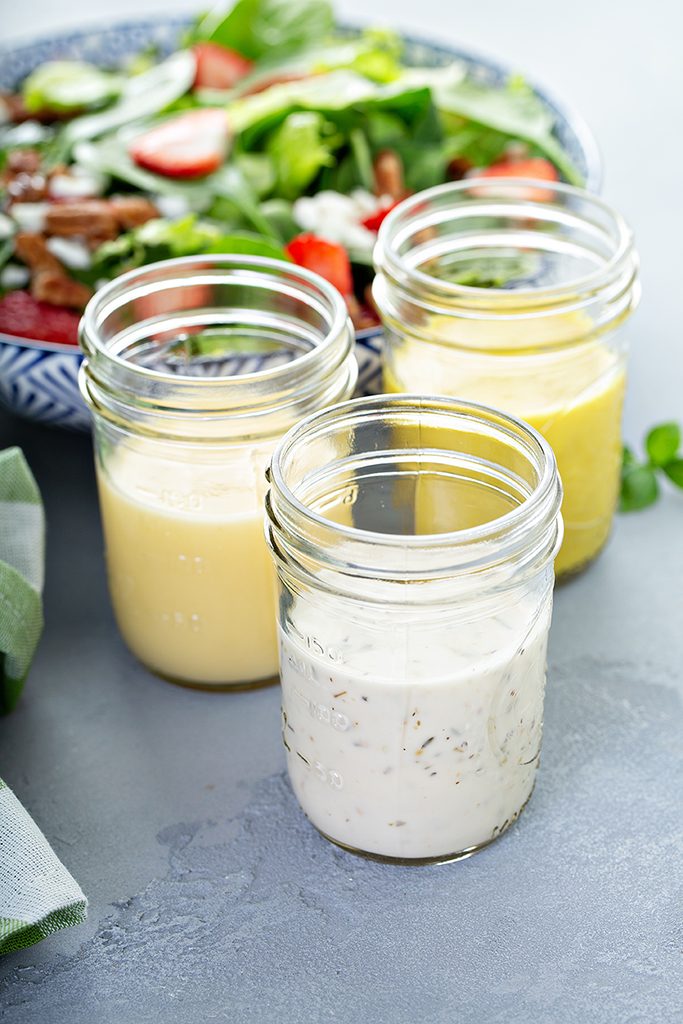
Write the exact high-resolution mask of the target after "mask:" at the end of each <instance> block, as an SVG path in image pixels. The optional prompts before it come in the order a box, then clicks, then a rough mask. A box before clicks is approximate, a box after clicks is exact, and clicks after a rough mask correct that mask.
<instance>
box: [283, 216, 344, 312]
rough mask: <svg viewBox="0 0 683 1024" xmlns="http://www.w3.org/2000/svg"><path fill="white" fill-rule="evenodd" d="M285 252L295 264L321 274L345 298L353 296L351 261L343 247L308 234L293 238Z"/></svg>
mask: <svg viewBox="0 0 683 1024" xmlns="http://www.w3.org/2000/svg"><path fill="white" fill-rule="evenodd" d="M285 251H286V252H287V255H288V256H289V257H290V258H291V259H292V260H293V262H294V263H296V264H297V265H298V266H300V267H305V269H306V270H312V271H313V273H315V274H320V276H321V277H324V278H325V280H326V281H329V283H330V284H332V285H334V287H335V288H336V289H337V291H339V292H341V294H342V295H343V296H344V297H346V296H347V295H351V294H352V292H353V277H352V274H351V261H350V260H349V254H348V253H347V251H346V249H345V248H344V247H343V246H342V245H338V244H337V243H336V242H328V241H327V240H326V239H325V238H320V237H319V236H318V235H314V234H311V233H309V232H306V233H304V234H301V235H297V236H296V238H293V239H292V240H291V242H290V243H289V245H287V246H286V247H285Z"/></svg>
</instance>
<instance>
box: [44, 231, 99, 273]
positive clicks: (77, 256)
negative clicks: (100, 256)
mask: <svg viewBox="0 0 683 1024" xmlns="http://www.w3.org/2000/svg"><path fill="white" fill-rule="evenodd" d="M45 245H46V246H47V248H48V249H49V250H50V252H51V253H52V255H53V256H56V257H57V259H58V260H59V262H60V263H63V264H64V266H65V267H69V268H70V269H71V270H87V269H88V268H89V267H90V265H91V264H92V256H91V254H90V249H88V246H87V245H86V244H85V242H81V241H80V240H79V239H77V238H48V239H47V241H46V243H45Z"/></svg>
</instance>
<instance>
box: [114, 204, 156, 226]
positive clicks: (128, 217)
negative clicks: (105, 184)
mask: <svg viewBox="0 0 683 1024" xmlns="http://www.w3.org/2000/svg"><path fill="white" fill-rule="evenodd" d="M109 206H110V208H111V211H112V213H113V215H114V217H115V219H116V221H117V223H118V224H119V226H120V227H121V228H123V230H124V231H129V230H130V229H131V228H138V227H140V225H141V224H146V223H147V221H148V220H153V219H154V218H155V217H158V216H159V211H158V210H157V208H156V206H155V205H154V203H152V202H150V200H149V199H145V198H144V197H143V196H114V197H113V198H112V199H110V200H109Z"/></svg>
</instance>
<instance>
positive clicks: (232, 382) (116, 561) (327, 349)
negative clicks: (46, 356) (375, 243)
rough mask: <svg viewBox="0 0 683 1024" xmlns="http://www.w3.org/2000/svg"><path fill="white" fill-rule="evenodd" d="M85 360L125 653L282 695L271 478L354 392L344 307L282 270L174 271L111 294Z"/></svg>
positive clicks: (97, 312)
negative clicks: (315, 425) (282, 448)
mask: <svg viewBox="0 0 683 1024" xmlns="http://www.w3.org/2000/svg"><path fill="white" fill-rule="evenodd" d="M81 344H82V347H83V350H84V352H85V355H86V359H85V361H84V363H83V367H82V370H81V389H82V393H83V395H84V397H85V399H86V401H87V403H88V405H89V406H90V409H91V411H92V414H93V418H94V427H95V457H96V470H97V480H98V487H99V494H100V508H101V514H102V525H103V531H104V539H105V548H106V561H107V570H108V577H109V587H110V592H111V597H112V602H113V606H114V612H115V615H116V619H117V622H118V625H119V628H120V630H121V634H122V636H123V638H124V640H125V641H126V643H127V644H128V646H129V647H130V649H131V651H132V652H133V653H134V654H135V655H136V656H137V657H138V658H139V659H140V661H142V662H143V663H144V664H145V665H146V666H147V667H148V668H150V669H151V670H152V671H154V672H156V673H157V674H159V675H161V676H164V677H165V678H168V679H170V680H171V681H173V682H178V683H182V684H185V685H190V686H199V687H204V688H233V687H244V686H251V685H256V684H259V683H263V682H267V681H270V680H272V679H274V678H275V677H276V676H277V642H276V626H275V582H274V572H273V569H272V566H271V562H270V557H269V554H268V551H267V547H266V542H265V537H264V528H263V498H264V492H265V489H266V480H265V469H266V466H267V464H268V461H269V459H270V457H271V455H272V452H273V449H274V447H275V445H276V443H277V441H278V440H279V439H280V437H281V436H282V435H283V434H284V433H285V432H286V431H287V430H288V429H289V428H290V427H291V426H292V425H293V424H295V423H296V422H298V420H299V419H301V417H303V416H305V415H308V414H310V413H312V412H315V411H317V410H320V409H324V408H325V407H326V406H328V405H332V404H334V403H336V402H338V401H340V400H344V399H346V398H348V397H349V396H350V395H351V394H352V392H353V390H354V387H355V382H356V376H357V369H356V362H355V358H354V355H353V330H352V327H351V325H350V322H349V319H348V316H347V313H346V307H345V305H344V302H343V300H342V298H341V296H340V295H339V294H338V293H337V292H336V291H335V289H334V288H332V287H331V286H330V285H328V284H327V283H326V282H325V281H323V280H322V279H321V278H319V277H317V276H316V275H314V274H310V273H308V272H307V271H305V270H302V269H301V268H299V267H295V266H293V265H292V264H288V263H284V262H279V261H275V260H267V259H261V258H255V257H243V256H211V257H204V256H202V257H189V258H184V259H176V260H168V261H166V262H163V263H157V264H154V265H151V266H147V267H144V268H142V269H140V270H134V271H132V272H130V273H128V274H124V275H123V276H122V277H120V278H118V279H117V280H116V281H114V282H112V283H111V284H109V285H107V286H106V287H104V288H103V289H102V290H101V291H99V292H98V293H97V294H96V295H95V297H94V298H93V299H92V300H91V302H90V303H89V305H88V307H87V309H86V311H85V315H84V317H83V320H82V323H81Z"/></svg>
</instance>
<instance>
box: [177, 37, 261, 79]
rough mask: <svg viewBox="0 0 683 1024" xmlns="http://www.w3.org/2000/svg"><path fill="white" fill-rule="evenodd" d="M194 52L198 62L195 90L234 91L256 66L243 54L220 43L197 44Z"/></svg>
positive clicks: (193, 49)
mask: <svg viewBox="0 0 683 1024" xmlns="http://www.w3.org/2000/svg"><path fill="white" fill-rule="evenodd" d="M192 52H193V53H194V56H195V60H196V61H197V71H196V74H195V79H194V88H195V89H232V88H233V87H234V86H236V85H237V83H238V82H239V81H240V80H241V79H242V78H245V77H246V76H247V75H248V74H249V72H250V71H251V69H252V68H253V66H254V64H253V61H250V60H247V58H246V57H243V56H242V54H241V53H237V51H236V50H230V49H229V48H228V47H227V46H221V45H220V44H219V43H195V45H194V46H193V47H192Z"/></svg>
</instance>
